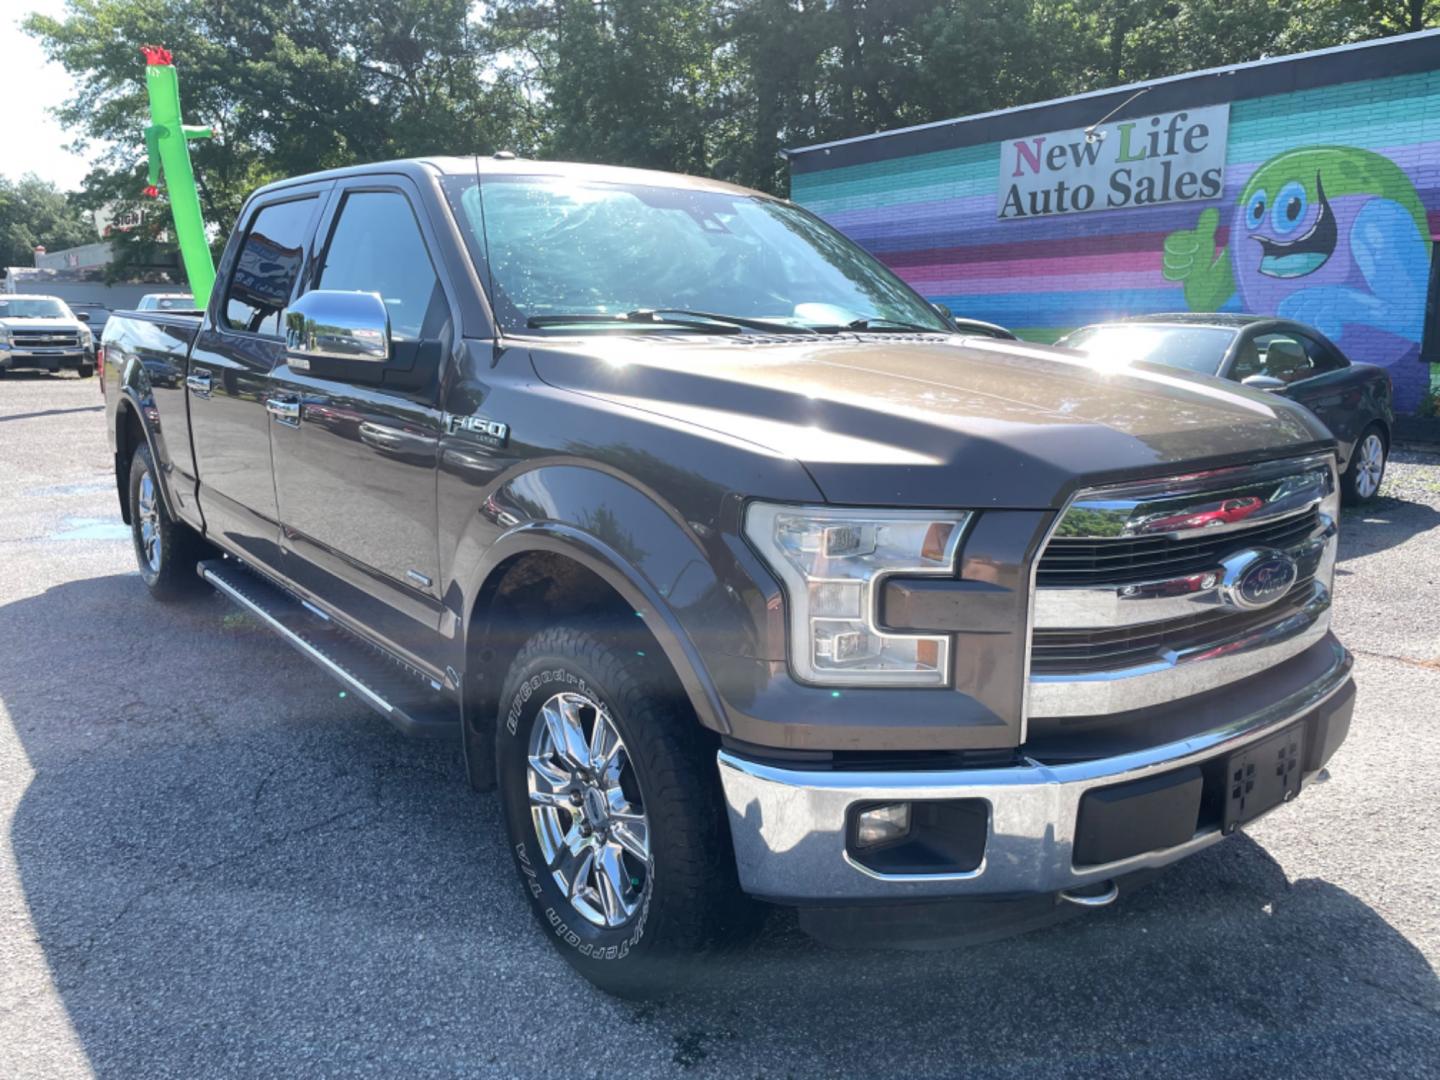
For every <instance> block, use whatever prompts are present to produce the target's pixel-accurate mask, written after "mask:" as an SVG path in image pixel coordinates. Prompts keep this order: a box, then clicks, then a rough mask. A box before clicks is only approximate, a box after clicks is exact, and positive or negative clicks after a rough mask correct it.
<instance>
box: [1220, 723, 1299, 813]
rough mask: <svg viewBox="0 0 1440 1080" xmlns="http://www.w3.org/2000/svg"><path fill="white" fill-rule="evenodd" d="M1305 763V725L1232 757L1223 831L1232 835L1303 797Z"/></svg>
mask: <svg viewBox="0 0 1440 1080" xmlns="http://www.w3.org/2000/svg"><path fill="white" fill-rule="evenodd" d="M1304 760H1305V725H1304V723H1297V724H1291V725H1290V726H1289V727H1287V728H1285V729H1284V730H1283V731H1277V732H1276V733H1275V734H1274V735H1267V736H1266V737H1265V738H1263V739H1261V740H1259V741H1258V742H1254V743H1251V744H1250V745H1249V746H1247V747H1245V748H1244V749H1243V750H1237V751H1235V753H1233V754H1231V755H1230V757H1229V758H1228V759H1226V762H1225V814H1224V818H1223V820H1222V825H1221V828H1222V831H1224V832H1226V833H1232V832H1234V831H1235V830H1236V828H1238V827H1239V826H1241V825H1244V824H1245V823H1246V822H1247V821H1254V820H1255V819H1256V818H1257V817H1259V816H1260V815H1261V814H1263V813H1265V812H1266V811H1268V810H1273V809H1274V808H1275V807H1277V806H1279V805H1280V804H1281V803H1283V802H1289V801H1290V800H1291V799H1293V798H1294V797H1295V796H1296V795H1298V794H1300V764H1301V762H1303V761H1304Z"/></svg>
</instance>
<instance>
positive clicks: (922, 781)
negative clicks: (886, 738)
mask: <svg viewBox="0 0 1440 1080" xmlns="http://www.w3.org/2000/svg"><path fill="white" fill-rule="evenodd" d="M1330 648H1331V650H1332V652H1331V663H1330V666H1329V668H1328V669H1327V671H1326V672H1325V674H1324V675H1322V676H1321V677H1320V678H1318V679H1316V680H1315V682H1313V683H1311V684H1310V685H1309V686H1307V687H1305V688H1303V689H1302V690H1300V691H1298V692H1297V693H1295V694H1292V695H1290V696H1288V697H1286V698H1283V699H1281V700H1280V701H1276V702H1272V703H1270V704H1269V705H1267V706H1264V707H1262V708H1260V709H1258V710H1256V711H1255V712H1253V713H1251V714H1249V715H1246V716H1242V717H1237V718H1236V719H1235V720H1233V721H1231V722H1230V723H1228V724H1225V725H1223V726H1221V727H1218V728H1215V729H1213V730H1211V731H1208V732H1204V733H1202V734H1199V735H1195V736H1192V737H1191V738H1188V739H1182V740H1179V741H1177V742H1173V743H1169V744H1166V745H1164V746H1157V747H1151V748H1148V749H1145V750H1139V751H1135V752H1133V753H1129V754H1122V755H1119V756H1117V757H1113V758H1107V759H1102V760H1099V761H1089V762H1079V763H1075V764H1069V765H1048V766H1047V765H1041V764H1039V763H1037V762H1030V763H1029V764H1026V765H1021V766H1014V767H1009V768H999V769H957V770H943V771H941V770H937V771H915V772H905V771H878V770H877V771H873V772H850V771H822V770H805V769H785V768H779V767H777V766H772V765H766V764H761V763H759V762H754V761H750V760H748V759H746V758H742V757H739V756H737V755H735V754H734V753H732V752H730V751H728V750H721V751H720V752H719V755H718V767H719V770H720V779H721V783H722V785H723V788H724V792H725V801H726V807H727V811H728V814H729V818H730V830H731V836H732V838H733V840H734V848H735V859H736V865H737V866H738V868H739V871H740V881H741V885H742V886H743V887H744V888H745V889H746V891H748V892H751V893H754V894H756V895H759V896H766V897H771V898H775V899H782V900H791V901H797V900H798V901H802V902H803V901H805V900H808V899H814V900H864V899H903V898H907V897H925V896H931V897H934V896H966V895H985V894H993V893H1048V892H1058V891H1060V890H1063V889H1073V888H1079V887H1081V886H1084V885H1092V884H1095V883H1097V882H1102V881H1105V880H1106V879H1109V878H1113V877H1118V876H1120V875H1122V874H1126V873H1130V872H1132V871H1134V870H1139V869H1142V868H1146V867H1158V866H1164V865H1166V864H1167V863H1171V862H1174V861H1176V860H1177V859H1180V858H1182V857H1184V856H1186V855H1189V854H1190V853H1192V852H1194V851H1198V850H1199V849H1201V848H1203V847H1207V846H1208V845H1210V844H1213V843H1215V842H1216V841H1217V840H1219V839H1221V834H1220V832H1219V830H1218V829H1212V830H1209V831H1206V832H1201V833H1197V834H1196V835H1195V837H1194V838H1192V839H1191V840H1189V841H1187V842H1186V843H1184V844H1181V845H1178V846H1177V847H1173V848H1167V849H1164V850H1160V851H1152V852H1147V853H1144V854H1141V855H1136V856H1133V857H1131V858H1128V859H1122V860H1120V861H1118V862H1114V863H1107V864H1105V865H1102V866H1081V867H1077V866H1075V865H1074V862H1073V848H1074V839H1075V828H1076V822H1077V820H1078V817H1079V809H1080V800H1081V798H1082V797H1083V796H1084V794H1085V792H1086V791H1088V790H1090V789H1091V788H1094V787H1100V786H1106V785H1110V784H1118V783H1124V782H1126V781H1129V780H1136V779H1142V778H1144V777H1147V776H1151V775H1154V774H1155V773H1157V772H1162V771H1168V770H1171V769H1177V768H1183V767H1184V766H1187V765H1190V764H1194V763H1198V762H1202V761H1207V760H1209V759H1211V758H1215V757H1219V756H1221V755H1224V754H1228V753H1231V752H1232V751H1234V750H1236V749H1239V748H1240V747H1243V746H1245V745H1247V744H1249V743H1251V742H1254V741H1255V740H1257V739H1261V738H1264V737H1265V736H1267V735H1269V734H1272V733H1273V732H1275V731H1277V730H1279V729H1280V728H1283V727H1284V726H1285V725H1286V724H1289V723H1291V722H1293V721H1294V720H1296V719H1298V718H1299V717H1301V716H1303V715H1305V714H1306V713H1308V712H1309V711H1311V710H1312V709H1314V708H1316V707H1317V706H1319V705H1320V704H1322V703H1324V702H1325V701H1326V700H1328V699H1329V698H1330V697H1332V696H1334V695H1335V694H1336V693H1337V692H1338V691H1339V690H1340V689H1341V688H1342V687H1343V686H1344V685H1345V683H1346V681H1347V680H1348V678H1349V674H1350V667H1351V663H1352V661H1351V658H1350V655H1349V654H1348V653H1347V652H1346V651H1345V650H1344V649H1343V648H1341V647H1340V645H1339V643H1338V642H1334V641H1333V640H1332V642H1331V646H1330ZM1307 779H1308V778H1307ZM907 799H983V800H985V801H986V802H988V803H989V804H990V808H991V814H990V834H989V843H988V844H987V847H986V852H985V860H984V862H983V863H982V864H981V866H980V867H979V868H978V869H977V870H976V871H973V872H971V873H968V874H940V875H915V874H906V875H885V874H880V873H877V872H875V871H873V870H869V869H866V868H863V867H859V866H857V865H855V864H854V863H853V862H851V861H849V860H848V859H847V857H846V831H847V830H846V821H847V815H848V811H849V808H850V806H851V805H852V804H854V803H857V802H869V801H872V800H873V801H880V802H895V801H905V800H907Z"/></svg>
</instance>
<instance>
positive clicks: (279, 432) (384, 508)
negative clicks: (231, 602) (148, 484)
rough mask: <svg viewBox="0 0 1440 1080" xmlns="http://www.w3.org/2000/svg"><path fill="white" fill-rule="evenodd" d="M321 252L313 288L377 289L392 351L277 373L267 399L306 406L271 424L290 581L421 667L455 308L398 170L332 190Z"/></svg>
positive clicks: (434, 563) (433, 606) (435, 576)
mask: <svg viewBox="0 0 1440 1080" xmlns="http://www.w3.org/2000/svg"><path fill="white" fill-rule="evenodd" d="M316 247H317V251H318V252H319V256H318V258H317V261H316V264H315V266H314V269H313V272H312V274H311V278H310V281H309V284H308V287H309V288H312V289H325V290H339V291H359V292H373V293H377V294H379V296H380V297H381V298H382V300H383V301H384V303H385V306H386V309H387V311H388V312H389V314H390V330H391V336H392V342H393V346H392V359H391V360H390V361H389V362H388V363H386V364H384V365H383V366H380V367H379V368H377V366H376V365H372V364H362V365H358V369H356V370H353V371H348V372H347V371H346V368H347V367H351V365H341V366H339V367H338V368H336V369H333V370H331V371H330V372H329V373H327V374H323V375H322V374H318V373H317V372H318V371H319V370H320V368H321V365H313V364H307V363H305V362H304V361H303V359H301V358H296V360H297V362H294V363H291V362H288V361H287V362H282V363H281V364H280V366H278V367H277V368H276V370H275V373H274V376H273V379H272V385H271V396H272V398H273V399H275V400H277V401H278V402H280V403H281V405H282V406H289V408H290V409H291V410H292V411H296V412H298V415H296V416H291V417H283V416H281V415H278V414H277V415H276V416H275V417H274V418H273V419H272V421H271V429H270V432H271V441H272V446H273V447H274V455H275V489H276V494H277V497H278V502H279V512H280V521H281V524H282V534H283V540H282V544H283V547H284V555H283V563H284V567H285V575H286V577H288V578H289V579H290V580H291V581H293V582H295V583H296V584H298V585H300V586H301V587H302V588H303V589H304V590H306V591H308V592H310V593H311V594H312V595H313V596H315V597H316V598H317V599H320V600H322V601H323V602H324V603H326V604H327V605H328V606H331V607H333V608H335V609H337V610H338V611H340V612H341V613H343V614H345V615H347V616H348V617H350V618H351V619H352V620H353V621H355V622H357V623H358V624H360V625H363V626H365V627H367V629H370V630H372V631H373V632H375V633H376V634H377V635H378V636H379V637H380V638H382V639H383V640H384V643H385V644H386V645H388V646H390V647H391V648H393V649H395V651H397V652H400V653H401V654H402V655H406V656H408V657H409V658H411V659H414V660H417V661H419V662H421V663H423V661H424V658H425V657H427V656H432V657H433V656H434V650H435V641H434V638H435V631H436V627H437V624H438V620H439V614H440V601H439V591H438V590H439V585H438V581H439V577H440V571H439V557H438V552H437V536H436V526H437V514H436V496H435V484H436V463H437V455H438V451H439V442H440V436H441V434H442V413H441V411H440V409H439V407H438V405H437V400H438V397H439V389H438V387H439V372H440V366H441V359H442V357H444V356H446V355H448V353H449V352H450V350H451V348H452V347H453V345H454V342H455V335H456V333H457V329H456V326H455V323H454V319H453V317H452V312H453V311H454V310H455V307H454V305H453V304H452V302H451V298H450V297H448V296H447V294H446V290H445V287H444V285H443V283H442V280H441V275H440V274H439V272H438V271H437V270H436V265H437V260H436V259H435V258H434V257H433V255H432V252H433V251H434V249H435V243H434V237H433V232H432V231H431V227H430V223H429V221H428V219H427V217H426V214H425V209H424V205H423V202H422V201H421V199H420V198H419V195H418V192H417V191H416V190H415V188H414V186H413V185H412V184H411V183H410V182H409V181H408V180H406V179H404V178H401V177H373V176H372V177H363V178H356V179H355V180H352V181H349V182H342V183H341V184H340V185H338V186H337V188H336V191H335V193H334V196H333V198H332V200H331V209H330V210H329V211H328V212H327V215H326V218H325V220H324V221H323V222H322V224H321V227H320V229H319V230H318V232H317V237H316ZM336 371H338V372H339V374H338V375H337V374H336V373H335V372H336Z"/></svg>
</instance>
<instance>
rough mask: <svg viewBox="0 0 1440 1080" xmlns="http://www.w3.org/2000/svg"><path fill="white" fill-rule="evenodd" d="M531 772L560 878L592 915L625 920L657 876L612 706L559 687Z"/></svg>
mask: <svg viewBox="0 0 1440 1080" xmlns="http://www.w3.org/2000/svg"><path fill="white" fill-rule="evenodd" d="M526 777H527V781H528V788H529V799H530V819H531V821H532V822H533V824H534V826H535V837H536V839H537V840H539V842H540V851H541V854H542V855H543V856H544V858H545V863H546V866H547V867H548V869H549V871H550V873H551V875H552V876H553V877H554V879H555V884H556V885H557V886H559V888H560V891H561V892H563V893H564V894H565V896H566V897H568V898H569V900H570V904H571V906H572V907H574V909H575V910H576V911H577V912H579V913H580V914H581V915H582V916H584V917H585V919H587V920H588V921H589V922H591V923H594V924H595V925H596V926H601V927H607V928H611V929H613V928H615V927H618V926H623V925H624V924H625V923H627V922H628V921H629V920H630V919H631V918H632V917H633V916H634V914H635V912H636V911H637V910H639V908H640V904H641V901H642V900H643V899H644V896H645V888H646V886H647V885H648V883H649V880H650V823H649V821H648V819H647V818H646V816H645V807H644V803H643V800H642V799H641V796H640V788H639V785H638V784H637V783H636V780H635V770H634V768H633V767H632V766H631V763H630V757H629V754H628V753H627V752H626V750H625V743H624V742H623V741H622V740H621V738H620V732H619V731H618V730H616V728H615V725H614V722H613V721H612V720H611V719H610V716H609V714H608V713H607V712H606V711H605V710H604V709H603V708H601V707H600V706H599V705H597V704H596V703H595V702H594V701H592V700H590V699H589V698H588V697H584V696H583V695H581V694H574V693H559V694H555V695H553V696H552V697H551V698H550V699H549V700H548V701H546V702H545V704H543V705H542V706H541V707H540V713H539V715H538V716H537V717H536V721H535V726H534V728H533V729H532V730H531V732H530V758H529V768H528V769H527V770H526Z"/></svg>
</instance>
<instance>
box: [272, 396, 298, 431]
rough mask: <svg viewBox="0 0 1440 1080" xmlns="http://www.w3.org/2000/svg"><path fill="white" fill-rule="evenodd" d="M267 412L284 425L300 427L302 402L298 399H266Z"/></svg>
mask: <svg viewBox="0 0 1440 1080" xmlns="http://www.w3.org/2000/svg"><path fill="white" fill-rule="evenodd" d="M265 411H266V412H268V413H269V414H270V415H271V416H273V417H274V418H275V419H276V420H278V421H280V423H282V424H287V425H289V426H290V427H299V426H300V401H299V399H298V398H289V397H281V398H273V397H272V398H266V399H265Z"/></svg>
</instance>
